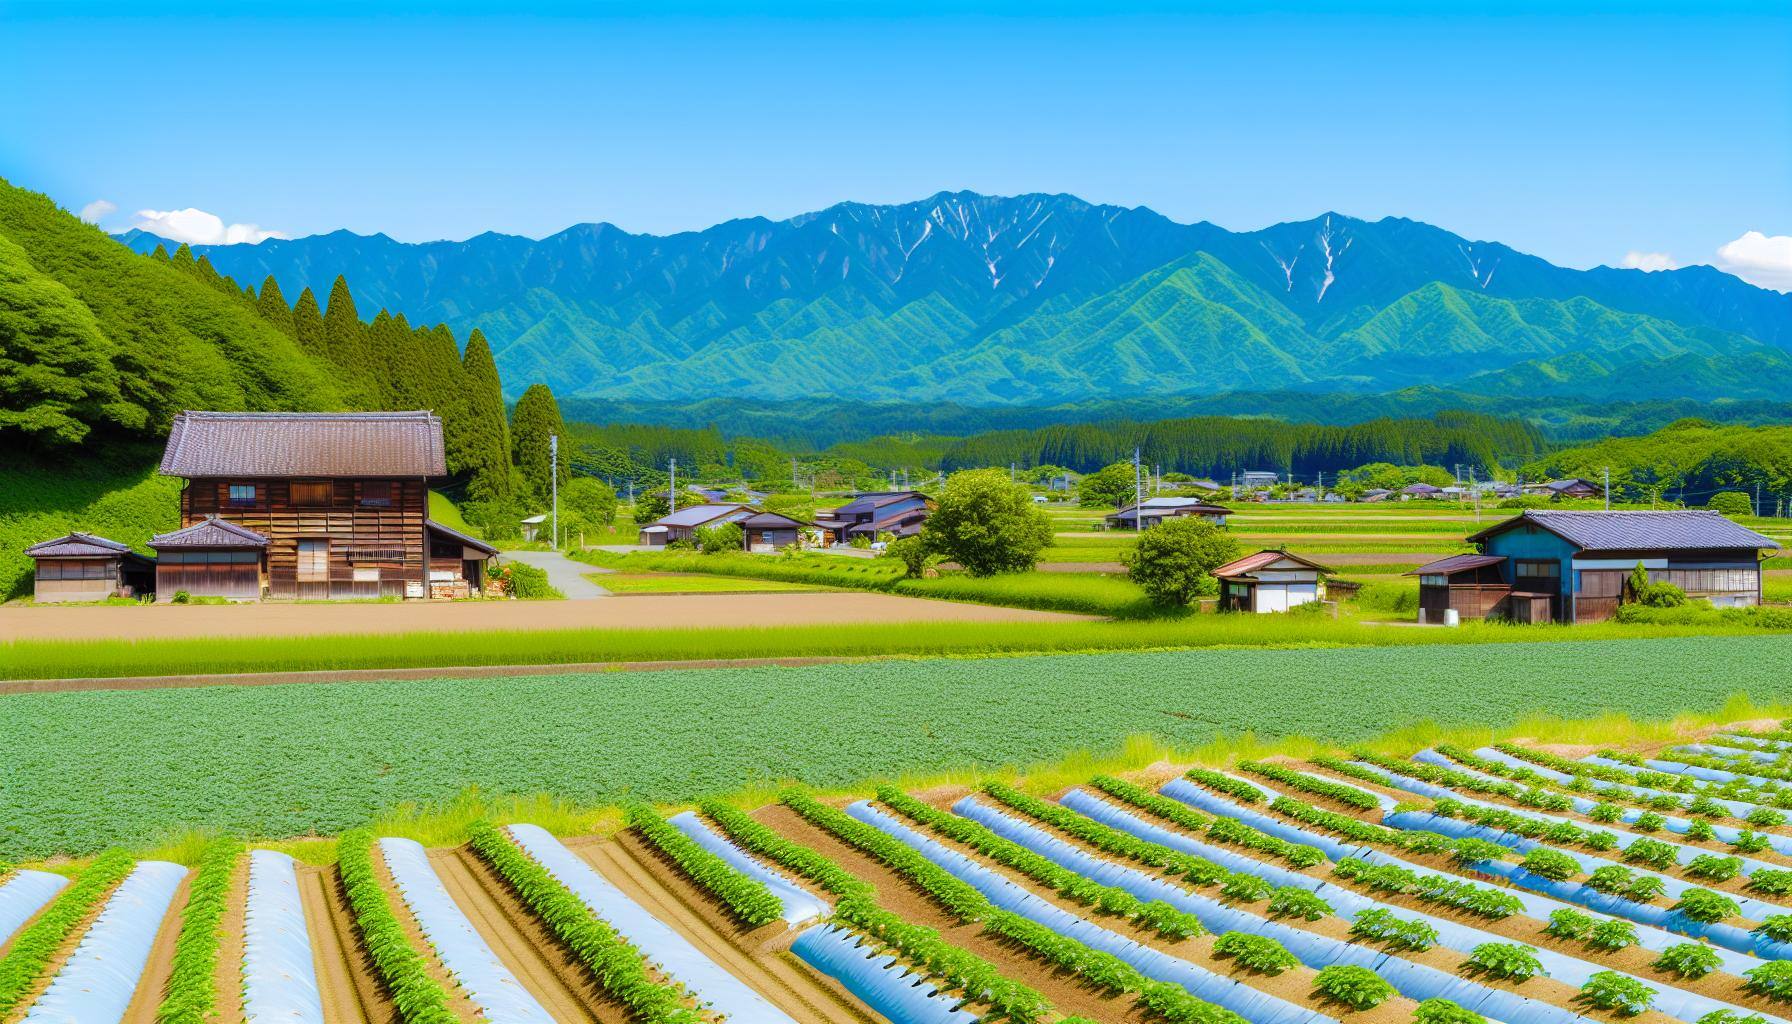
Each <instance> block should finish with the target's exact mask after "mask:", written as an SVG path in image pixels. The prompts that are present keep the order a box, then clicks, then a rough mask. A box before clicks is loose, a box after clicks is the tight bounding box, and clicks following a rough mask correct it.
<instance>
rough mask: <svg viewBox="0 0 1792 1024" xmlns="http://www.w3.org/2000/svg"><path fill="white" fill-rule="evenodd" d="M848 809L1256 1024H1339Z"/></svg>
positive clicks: (958, 872)
mask: <svg viewBox="0 0 1792 1024" xmlns="http://www.w3.org/2000/svg"><path fill="white" fill-rule="evenodd" d="M846 813H848V814H850V815H852V816H853V817H855V818H857V819H859V820H860V821H863V822H865V823H866V824H868V825H871V826H874V827H875V828H878V829H880V830H882V831H884V832H887V833H889V834H890V835H892V836H895V837H896V838H897V839H900V840H902V842H904V843H905V844H907V845H908V846H910V847H913V848H914V849H915V850H916V851H917V852H919V853H920V854H921V855H922V856H923V857H926V858H927V859H928V860H930V861H932V862H933V863H935V864H937V865H939V866H940V867H942V868H945V869H946V870H947V871H948V872H951V874H952V875H953V876H954V877H955V878H957V879H959V880H960V881H962V882H964V883H966V884H967V885H970V886H971V887H972V888H974V889H976V890H977V891H978V892H980V893H982V894H983V895H984V897H985V898H986V899H988V900H989V901H990V902H991V903H993V904H995V905H996V906H998V907H1001V908H1002V909H1004V910H1010V911H1013V912H1014V913H1016V914H1019V915H1020V916H1022V917H1024V918H1027V919H1028V920H1030V921H1034V922H1036V923H1038V924H1041V925H1044V926H1045V927H1047V928H1050V929H1051V930H1052V931H1054V932H1057V933H1058V934H1059V935H1063V936H1067V937H1069V938H1073V939H1076V940H1077V941H1078V942H1081V943H1083V944H1084V945H1086V946H1088V947H1090V948H1091V949H1098V950H1101V951H1102V952H1104V953H1111V954H1113V955H1114V956H1115V957H1118V958H1119V959H1120V960H1122V961H1124V962H1126V963H1128V964H1131V965H1132V966H1133V968H1134V969H1135V970H1137V971H1138V972H1139V973H1140V974H1143V975H1145V976H1146V977H1148V978H1153V979H1156V980H1158V981H1167V982H1170V983H1171V984H1174V985H1180V986H1182V988H1184V989H1186V990H1187V991H1188V992H1189V993H1190V994H1191V995H1193V996H1195V997H1196V998H1197V999H1204V1000H1206V1001H1207V1002H1210V1003H1212V1004H1214V1005H1215V1006H1221V1007H1224V1008H1225V1009H1228V1010H1231V1011H1232V1012H1233V1013H1236V1014H1238V1015H1239V1016H1240V1017H1243V1018H1244V1019H1245V1020H1248V1021H1250V1022H1251V1024H1324V1022H1331V1024H1337V1022H1336V1021H1335V1020H1333V1018H1331V1017H1327V1016H1325V1015H1324V1014H1321V1013H1317V1012H1315V1011H1313V1010H1309V1009H1307V1008H1306V1007H1304V1006H1300V1005H1297V1004H1295V1003H1291V1002H1288V1001H1287V1000H1285V999H1281V998H1279V997H1277V996H1272V995H1270V994H1269V993H1267V992H1262V991H1259V990H1257V989H1254V988H1251V987H1250V986H1249V985H1246V984H1244V983H1242V982H1238V981H1233V980H1232V979H1230V978H1226V977H1223V976H1221V975H1218V974H1215V973H1214V972H1212V971H1209V970H1207V969H1206V968H1204V967H1200V966H1197V965H1195V964H1192V963H1189V962H1188V961H1187V960H1182V959H1179V958H1177V957H1173V956H1171V955H1169V954H1168V953H1163V952H1159V951H1158V950H1155V949H1152V948H1151V947H1149V946H1146V945H1143V944H1142V943H1138V942H1134V941H1133V940H1132V939H1129V938H1126V937H1125V936H1123V935H1119V934H1117V933H1115V932H1111V931H1109V930H1107V929H1106V928H1102V927H1100V926H1098V925H1095V924H1092V923H1090V922H1089V921H1087V920H1085V919H1083V918H1081V917H1079V916H1077V915H1076V914H1073V913H1071V912H1070V911H1068V910H1065V909H1063V908H1062V907H1059V906H1057V905H1055V904H1053V903H1051V902H1049V901H1047V900H1043V899H1040V898H1039V897H1038V896H1035V895H1034V894H1033V893H1032V892H1030V891H1028V890H1027V889H1026V888H1025V887H1023V886H1020V885H1017V884H1016V883H1014V882H1011V881H1009V880H1008V879H1006V878H1004V877H1002V876H1001V875H999V874H997V873H996V872H994V871H991V870H990V869H989V868H986V867H984V866H983V865H981V864H978V863H977V862H976V861H973V860H971V859H970V858H969V857H966V856H965V855H964V854H962V853H959V852H958V851H956V850H951V849H948V848H947V847H945V846H943V845H941V844H940V843H937V842H935V841H934V840H932V839H929V838H927V837H926V836H923V835H921V834H920V833H919V832H916V831H915V830H914V829H911V828H909V827H908V826H907V825H904V824H902V823H901V822H899V821H897V820H896V819H894V818H892V817H890V816H889V815H887V814H885V813H884V812H882V811H880V810H878V809H877V808H875V807H873V806H871V804H870V803H869V802H868V801H864V800H861V801H859V802H857V803H854V804H851V805H849V806H848V807H847V808H846Z"/></svg>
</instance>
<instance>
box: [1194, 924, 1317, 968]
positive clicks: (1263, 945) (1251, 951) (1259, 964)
mask: <svg viewBox="0 0 1792 1024" xmlns="http://www.w3.org/2000/svg"><path fill="white" fill-rule="evenodd" d="M1213 952H1214V955H1215V956H1224V957H1231V958H1233V959H1234V960H1236V961H1238V963H1239V965H1240V966H1243V967H1245V968H1248V969H1249V970H1253V971H1257V972H1258V973H1260V974H1271V975H1274V974H1281V973H1282V972H1283V971H1286V970H1288V969H1289V968H1291V967H1299V966H1300V958H1299V957H1296V956H1295V955H1294V954H1293V953H1290V952H1288V949H1287V947H1285V946H1283V945H1282V944H1281V943H1280V942H1277V941H1276V940H1274V939H1272V938H1269V937H1268V936H1264V935H1250V934H1247V933H1245V932H1227V933H1226V934H1224V935H1222V936H1220V937H1219V939H1218V940H1217V941H1216V942H1214V944H1213Z"/></svg>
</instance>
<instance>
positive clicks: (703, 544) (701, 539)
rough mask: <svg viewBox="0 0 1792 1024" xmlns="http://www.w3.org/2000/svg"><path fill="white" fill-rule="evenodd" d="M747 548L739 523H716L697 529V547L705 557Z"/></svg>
mask: <svg viewBox="0 0 1792 1024" xmlns="http://www.w3.org/2000/svg"><path fill="white" fill-rule="evenodd" d="M746 546H747V534H746V531H745V530H742V529H741V528H740V524H739V523H718V524H716V525H715V526H699V527H697V547H698V549H699V550H701V551H702V552H703V553H704V554H706V555H719V554H722V553H724V552H728V551H740V550H741V549H743V548H745V547H746Z"/></svg>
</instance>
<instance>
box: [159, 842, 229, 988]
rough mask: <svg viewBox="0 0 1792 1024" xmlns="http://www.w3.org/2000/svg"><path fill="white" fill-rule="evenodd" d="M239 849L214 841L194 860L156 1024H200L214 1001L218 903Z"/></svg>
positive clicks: (221, 916) (220, 909)
mask: <svg viewBox="0 0 1792 1024" xmlns="http://www.w3.org/2000/svg"><path fill="white" fill-rule="evenodd" d="M242 857H243V844H241V843H239V842H236V841H235V840H230V839H214V840H212V841H211V842H210V843H209V844H207V846H206V848H205V853H204V854H203V855H201V856H200V858H199V869H198V871H196V872H195V873H194V875H193V881H192V883H191V884H190V885H189V886H188V887H187V905H186V907H185V909H183V910H182V911H181V915H180V934H179V936H178V937H176V938H175V940H174V964H173V967H172V968H171V969H170V972H169V975H168V983H167V988H166V989H165V992H166V994H165V995H164V996H163V997H162V1005H161V1006H159V1007H157V1009H156V1021H157V1022H158V1024H205V1022H206V1021H207V1020H208V1019H210V1018H211V1016H212V1013H213V1010H214V1008H215V1004H216V1002H217V997H218V992H217V984H216V978H217V960H218V944H219V941H220V937H219V933H220V928H221V926H222V924H223V921H224V904H225V902H226V901H227V900H228V899H229V898H230V886H231V883H232V880H233V878H234V876H235V873H236V866H237V864H238V862H240V861H241V860H242Z"/></svg>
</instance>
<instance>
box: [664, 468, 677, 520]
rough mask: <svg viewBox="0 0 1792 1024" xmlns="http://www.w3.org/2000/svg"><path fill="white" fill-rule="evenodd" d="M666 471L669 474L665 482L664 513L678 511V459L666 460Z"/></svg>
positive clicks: (669, 513)
mask: <svg viewBox="0 0 1792 1024" xmlns="http://www.w3.org/2000/svg"><path fill="white" fill-rule="evenodd" d="M666 472H667V473H668V474H669V475H670V477H671V479H669V480H668V481H667V483H666V514H667V515H671V514H672V513H674V512H676V511H678V460H677V459H667V460H666Z"/></svg>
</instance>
